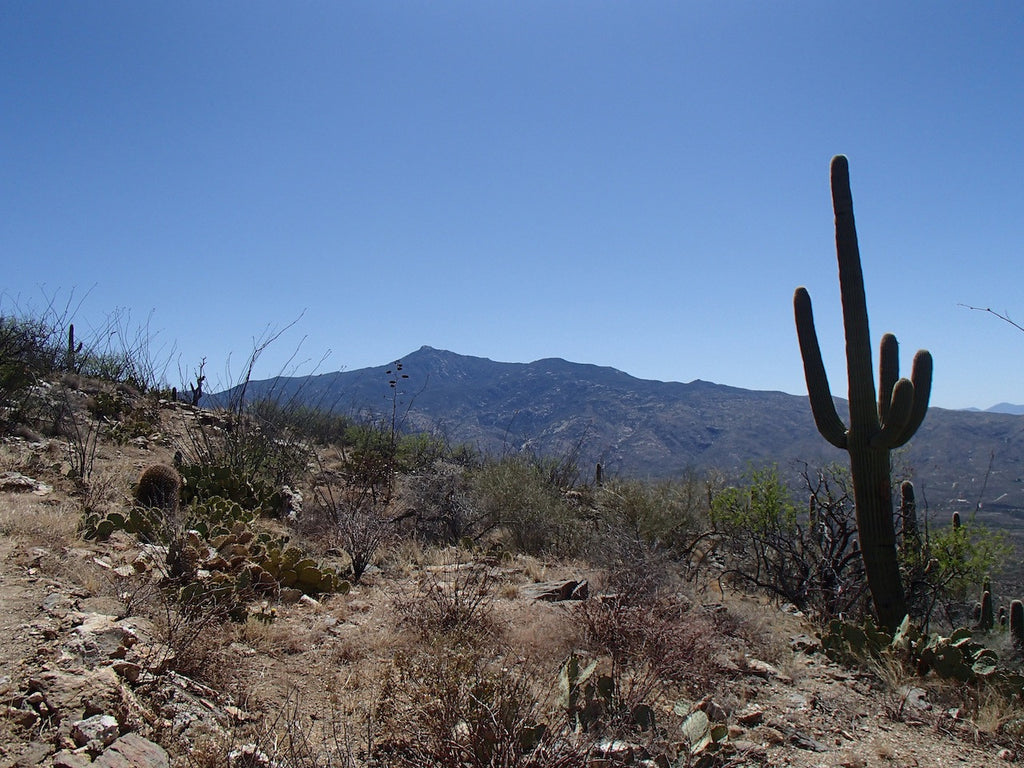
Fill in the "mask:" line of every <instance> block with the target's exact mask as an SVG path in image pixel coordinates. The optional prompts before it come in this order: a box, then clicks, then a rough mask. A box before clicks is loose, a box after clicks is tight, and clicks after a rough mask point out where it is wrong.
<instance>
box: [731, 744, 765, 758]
mask: <svg viewBox="0 0 1024 768" xmlns="http://www.w3.org/2000/svg"><path fill="white" fill-rule="evenodd" d="M729 743H730V744H732V747H733V749H735V750H736V752H738V753H739V754H740V755H741V756H742V757H745V758H747V757H749V758H751V759H753V760H757V761H758V762H761V761H762V760H763V759H764V757H765V755H766V754H767V750H765V748H764V747H762V746H761V745H760V744H755V743H754V742H752V741H747V740H746V739H733V740H731V741H730V742H729Z"/></svg>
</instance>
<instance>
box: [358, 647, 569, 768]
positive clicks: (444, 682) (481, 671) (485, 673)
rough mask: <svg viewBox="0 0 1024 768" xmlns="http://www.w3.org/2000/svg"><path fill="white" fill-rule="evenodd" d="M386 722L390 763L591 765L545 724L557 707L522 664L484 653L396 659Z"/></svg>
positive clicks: (387, 688)
mask: <svg viewBox="0 0 1024 768" xmlns="http://www.w3.org/2000/svg"><path fill="white" fill-rule="evenodd" d="M378 699H379V701H380V704H379V707H378V713H377V715H378V718H379V721H380V725H381V732H382V733H383V734H387V736H386V737H385V738H384V739H383V740H382V741H381V742H380V743H378V744H377V745H376V748H375V750H374V756H375V757H377V758H378V759H379V760H380V761H381V763H382V764H386V765H395V766H416V767H417V768H419V766H424V765H431V766H439V767H448V768H465V767H466V766H469V767H475V768H484V767H485V766H488V767H490V766H505V767H506V768H516V767H517V766H522V767H523V768H526V766H536V765H549V766H559V765H562V766H572V765H579V766H582V765H586V764H589V763H588V762H586V761H585V760H584V758H583V756H582V755H577V759H573V757H572V752H573V750H572V747H570V746H569V744H568V743H567V741H566V740H565V739H563V738H559V737H558V736H557V735H556V730H555V729H553V728H550V727H548V725H547V723H546V722H545V721H546V720H547V719H548V715H549V714H550V710H549V709H548V708H546V707H545V706H544V703H543V701H542V700H541V699H540V698H539V697H538V696H537V695H536V694H535V693H534V692H533V690H532V686H531V682H530V678H529V676H528V675H527V673H526V671H525V670H523V668H522V665H521V664H517V663H515V662H514V661H512V660H507V659H503V658H501V657H499V658H497V659H494V658H493V653H490V652H488V651H487V650H484V649H477V650H467V649H466V648H457V647H452V646H450V645H447V644H443V643H442V644H438V645H437V646H436V647H435V646H426V647H423V648H422V649H418V650H417V651H416V652H413V653H411V654H399V655H397V656H396V658H395V660H394V662H393V665H392V668H391V669H390V671H389V674H388V677H387V678H386V679H385V680H384V682H383V684H382V685H381V690H380V694H379V696H378Z"/></svg>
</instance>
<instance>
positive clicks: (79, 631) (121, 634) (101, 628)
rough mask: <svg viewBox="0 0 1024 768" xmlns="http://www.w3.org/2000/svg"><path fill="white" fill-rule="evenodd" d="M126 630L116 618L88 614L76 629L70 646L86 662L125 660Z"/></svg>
mask: <svg viewBox="0 0 1024 768" xmlns="http://www.w3.org/2000/svg"><path fill="white" fill-rule="evenodd" d="M124 640H125V630H124V627H122V626H121V625H120V623H119V622H118V619H117V617H116V616H108V615H107V614H104V613H87V614H85V616H84V618H83V619H82V623H81V624H79V625H78V626H77V627H75V630H74V633H73V634H72V637H71V640H70V641H69V643H68V646H69V647H70V648H72V649H73V650H75V651H76V652H77V653H78V654H79V655H80V656H81V657H82V658H83V659H84V660H86V661H91V662H98V661H102V660H105V659H113V658H124V654H125V650H126V646H125V643H124Z"/></svg>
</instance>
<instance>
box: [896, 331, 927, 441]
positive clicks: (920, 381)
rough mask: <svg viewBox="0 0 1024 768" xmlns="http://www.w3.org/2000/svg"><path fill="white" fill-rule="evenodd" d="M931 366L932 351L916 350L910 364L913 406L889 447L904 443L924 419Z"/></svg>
mask: <svg viewBox="0 0 1024 768" xmlns="http://www.w3.org/2000/svg"><path fill="white" fill-rule="evenodd" d="M932 368H933V363H932V353H931V352H929V351H928V350H927V349H920V350H918V351H917V354H916V355H914V362H913V363H912V364H911V366H910V381H911V382H912V383H913V385H914V407H913V408H912V409H911V412H910V418H909V419H908V420H907V425H906V426H905V427H904V428H903V432H902V433H901V434H900V436H899V437H898V438H897V439H896V442H894V443H893V444H892V445H891V446H890V448H899V447H900V446H901V445H903V444H904V443H906V442H907V441H908V440H909V439H910V438H912V437H913V436H914V433H915V432H917V428H918V427H920V426H921V422H923V421H924V415H925V413H927V412H928V400H929V398H931V395H932Z"/></svg>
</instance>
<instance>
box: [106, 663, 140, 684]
mask: <svg viewBox="0 0 1024 768" xmlns="http://www.w3.org/2000/svg"><path fill="white" fill-rule="evenodd" d="M110 668H111V669H113V670H114V671H115V672H117V674H118V675H120V676H121V677H123V678H124V679H125V680H127V681H128V682H129V683H136V682H138V680H139V675H140V674H142V667H140V666H139V665H138V664H135V663H133V662H130V661H115V662H114V663H113V664H111V665H110Z"/></svg>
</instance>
